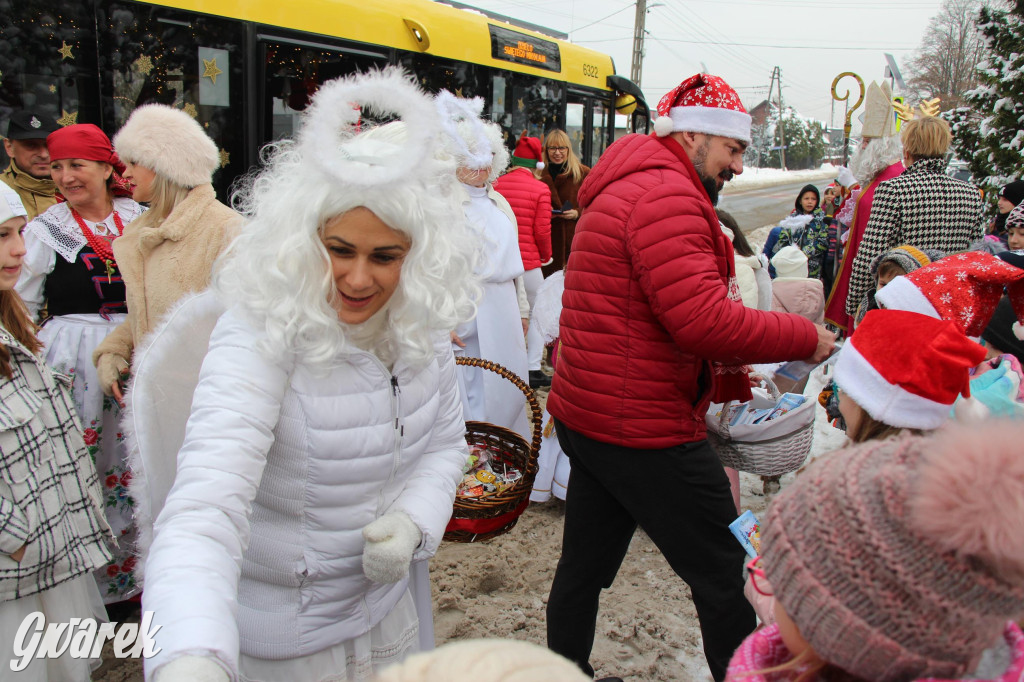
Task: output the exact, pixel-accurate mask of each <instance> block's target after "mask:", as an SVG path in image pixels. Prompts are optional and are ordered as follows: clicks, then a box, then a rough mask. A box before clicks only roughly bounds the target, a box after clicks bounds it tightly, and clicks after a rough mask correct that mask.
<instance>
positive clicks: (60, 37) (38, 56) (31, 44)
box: [0, 0, 102, 168]
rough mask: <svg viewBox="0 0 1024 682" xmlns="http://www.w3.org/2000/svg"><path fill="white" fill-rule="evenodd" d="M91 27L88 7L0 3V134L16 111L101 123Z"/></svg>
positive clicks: (30, 0)
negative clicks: (27, 110)
mask: <svg viewBox="0 0 1024 682" xmlns="http://www.w3.org/2000/svg"><path fill="white" fill-rule="evenodd" d="M94 26H95V19H94V18H93V14H92V6H91V3H76V2H68V3H63V4H60V5H59V9H58V5H57V4H56V3H54V2H41V1H40V0H13V1H12V0H0V45H2V46H3V49H0V131H2V130H6V129H7V120H8V118H9V116H10V114H11V112H12V111H14V110H19V109H35V110H38V111H41V112H43V113H45V114H49V115H50V116H52V117H53V118H54V119H56V120H58V121H59V122H60V123H61V124H63V125H67V124H69V123H95V124H97V125H99V124H100V123H101V122H102V121H101V117H100V116H101V115H100V99H99V95H100V88H99V76H98V73H97V71H98V69H97V66H96V37H95V34H94V32H93V27H94ZM3 167H4V168H6V167H7V164H6V163H4V164H3Z"/></svg>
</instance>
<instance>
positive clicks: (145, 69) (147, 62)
mask: <svg viewBox="0 0 1024 682" xmlns="http://www.w3.org/2000/svg"><path fill="white" fill-rule="evenodd" d="M132 66H134V67H135V70H136V71H138V72H139V73H141V74H144V75H146V76H148V75H149V73H150V72H151V71H152V70H153V60H152V59H150V58H149V55H148V54H144V55H142V56H141V57H139V58H138V59H136V60H135V61H134V62H132Z"/></svg>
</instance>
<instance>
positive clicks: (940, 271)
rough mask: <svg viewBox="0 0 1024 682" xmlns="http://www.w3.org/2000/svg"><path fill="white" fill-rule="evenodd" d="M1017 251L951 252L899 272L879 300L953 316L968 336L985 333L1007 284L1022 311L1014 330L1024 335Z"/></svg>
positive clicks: (1023, 286)
mask: <svg viewBox="0 0 1024 682" xmlns="http://www.w3.org/2000/svg"><path fill="white" fill-rule="evenodd" d="M1003 256H1006V258H1003ZM1013 256H1014V254H1012V253H1008V254H1000V256H993V255H992V254H989V253H984V252H981V251H971V252H968V253H958V254H954V255H951V256H946V257H945V258H942V259H940V260H937V261H935V262H934V263H932V264H931V265H926V266H925V267H923V268H921V269H920V270H915V271H914V272H911V273H910V274H908V275H900V276H899V277H896V278H895V279H893V280H892V281H891V282H889V283H888V284H886V285H885V286H884V287H883V288H882V289H881V290H879V291H878V293H876V294H875V300H876V301H877V302H878V304H879V305H880V306H884V307H885V308H888V309H890V310H910V311H913V312H917V313H922V314H924V315H928V316H930V317H935V318H938V319H942V320H949V321H950V322H953V323H955V324H956V325H957V326H958V327H959V328H960V329H961V330H962V331H963V332H964V333H965V334H967V335H968V336H981V333H982V332H983V331H985V327H986V326H987V325H988V323H989V320H991V319H992V314H993V313H994V312H995V309H996V306H997V305H998V304H999V299H1000V298H1002V296H1003V289H1004V288H1005V289H1006V291H1007V293H1008V294H1009V296H1010V303H1011V304H1012V305H1013V312H1014V314H1016V316H1017V322H1015V323H1014V325H1013V333H1014V335H1015V336H1016V337H1017V338H1019V339H1022V340H1024V326H1022V323H1024V262H1020V261H1021V260H1024V257H1017V258H1016V259H1015V258H1014V257H1013Z"/></svg>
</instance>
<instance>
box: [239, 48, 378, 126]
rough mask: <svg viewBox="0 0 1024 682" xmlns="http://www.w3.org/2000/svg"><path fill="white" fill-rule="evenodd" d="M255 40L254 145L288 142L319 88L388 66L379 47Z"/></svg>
mask: <svg viewBox="0 0 1024 682" xmlns="http://www.w3.org/2000/svg"><path fill="white" fill-rule="evenodd" d="M256 40H257V43H258V50H257V54H258V55H259V58H258V60H257V65H256V69H255V71H256V73H257V83H258V87H259V89H260V91H259V102H258V106H257V107H256V110H257V111H258V112H259V119H258V122H257V130H258V131H259V132H258V139H257V140H256V142H257V145H258V146H263V145H264V144H266V143H267V142H272V141H274V140H280V139H282V138H290V137H293V136H294V135H295V133H296V132H298V130H299V124H300V122H301V120H300V114H302V112H303V111H304V110H305V109H306V107H307V106H309V103H310V101H311V100H312V98H313V95H314V94H315V93H316V91H317V90H319V89H320V86H321V85H322V84H323V83H325V82H327V81H329V80H333V79H335V78H342V77H344V76H348V75H351V74H353V73H356V72H363V71H367V70H369V69H371V68H375V67H376V68H383V67H385V66H387V65H388V63H389V62H390V54H389V51H388V49H387V48H383V47H381V48H375V47H372V46H367V45H359V46H345V45H336V44H329V43H327V42H318V41H317V40H316V39H312V40H309V39H305V38H298V37H290V36H287V35H281V34H278V33H273V34H271V33H269V31H268V32H263V31H260V32H258V33H257V35H256Z"/></svg>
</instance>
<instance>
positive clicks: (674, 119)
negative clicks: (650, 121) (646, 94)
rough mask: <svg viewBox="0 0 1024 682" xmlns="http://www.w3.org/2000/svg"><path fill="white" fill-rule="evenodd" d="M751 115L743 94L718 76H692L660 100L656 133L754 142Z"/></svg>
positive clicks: (655, 124) (703, 74)
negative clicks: (742, 100)
mask: <svg viewBox="0 0 1024 682" xmlns="http://www.w3.org/2000/svg"><path fill="white" fill-rule="evenodd" d="M750 121H751V119H750V114H748V113H747V110H746V109H744V108H743V103H742V102H741V101H740V96H739V95H737V94H736V91H735V90H733V89H732V88H731V87H729V84H728V83H726V82H725V81H724V80H722V79H721V78H719V77H718V76H712V75H711V74H709V73H698V74H696V75H693V76H690V77H689V78H687V79H686V80H684V81H683V82H682V83H680V84H679V86H678V87H676V88H675V89H674V90H672V91H671V92H669V93H668V94H666V95H665V96H664V97H662V98H661V101H660V102H658V118H657V120H655V122H654V134H655V135H657V136H658V137H667V136H668V135H670V134H672V133H677V132H690V133H706V134H708V135H721V136H722V137H731V138H733V139H735V140H742V141H743V142H746V143H747V144H750Z"/></svg>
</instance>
